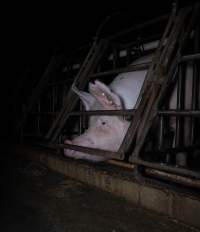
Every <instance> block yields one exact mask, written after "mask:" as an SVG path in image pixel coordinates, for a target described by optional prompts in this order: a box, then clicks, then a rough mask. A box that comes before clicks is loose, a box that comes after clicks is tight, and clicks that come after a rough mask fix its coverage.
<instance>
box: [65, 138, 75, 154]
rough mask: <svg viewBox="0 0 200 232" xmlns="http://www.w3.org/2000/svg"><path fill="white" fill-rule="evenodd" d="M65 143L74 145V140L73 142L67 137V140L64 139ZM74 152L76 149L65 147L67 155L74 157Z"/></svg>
mask: <svg viewBox="0 0 200 232" xmlns="http://www.w3.org/2000/svg"><path fill="white" fill-rule="evenodd" d="M64 144H72V145H73V142H72V141H71V140H68V139H66V140H65V141H64ZM74 152H75V151H73V150H70V149H67V148H64V154H65V155H66V156H69V157H73V154H74Z"/></svg>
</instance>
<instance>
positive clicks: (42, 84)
mask: <svg viewBox="0 0 200 232" xmlns="http://www.w3.org/2000/svg"><path fill="white" fill-rule="evenodd" d="M62 59H63V56H62V55H60V56H52V58H51V60H50V62H49V64H48V66H47V68H46V70H45V72H44V74H43V75H42V77H41V79H40V81H39V83H38V85H37V86H36V87H35V89H34V91H33V93H32V95H31V96H30V99H29V101H28V105H27V107H26V112H24V113H23V115H22V118H21V120H20V121H19V123H18V124H17V127H16V129H17V130H18V129H20V127H21V126H22V125H23V123H24V122H25V120H26V118H27V116H28V113H30V111H31V109H32V107H33V105H34V103H35V102H36V100H37V99H39V97H40V95H41V94H42V91H43V90H44V88H46V86H47V83H48V81H49V79H50V76H51V75H52V73H53V72H54V71H55V68H56V67H57V65H58V64H59V63H60V62H61V60H62Z"/></svg>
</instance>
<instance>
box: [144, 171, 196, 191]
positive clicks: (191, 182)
mask: <svg viewBox="0 0 200 232" xmlns="http://www.w3.org/2000/svg"><path fill="white" fill-rule="evenodd" d="M145 174H146V175H148V176H152V177H156V178H157V177H159V178H161V179H164V180H169V181H173V182H175V183H178V184H184V185H187V186H189V187H195V188H199V189H200V180H198V179H191V178H188V177H184V176H179V175H175V174H171V173H166V172H163V171H159V170H154V169H151V168H145Z"/></svg>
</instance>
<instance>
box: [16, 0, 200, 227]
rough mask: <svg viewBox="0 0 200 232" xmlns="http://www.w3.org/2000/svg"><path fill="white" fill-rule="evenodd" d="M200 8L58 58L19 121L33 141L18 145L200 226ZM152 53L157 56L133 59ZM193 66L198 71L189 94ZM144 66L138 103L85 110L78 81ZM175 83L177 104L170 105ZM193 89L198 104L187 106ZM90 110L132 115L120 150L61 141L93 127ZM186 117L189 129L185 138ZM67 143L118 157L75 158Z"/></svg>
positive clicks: (105, 79) (50, 163) (64, 170)
mask: <svg viewBox="0 0 200 232" xmlns="http://www.w3.org/2000/svg"><path fill="white" fill-rule="evenodd" d="M199 7H200V6H199V4H195V5H193V6H189V7H185V8H181V9H176V8H173V10H172V12H171V13H169V14H168V15H164V16H162V17H159V18H156V19H153V20H150V21H148V22H145V23H143V24H141V25H137V26H134V27H133V28H130V29H128V30H125V31H122V32H119V33H117V34H116V35H112V36H108V37H106V38H99V37H96V38H95V39H94V41H93V43H92V46H91V48H90V49H89V46H85V47H83V48H81V50H79V51H77V52H76V54H75V55H74V57H71V59H66V57H65V56H64V55H59V56H54V57H52V60H51V61H50V63H49V65H48V67H47V70H46V72H45V73H44V75H43V76H42V77H41V80H40V82H39V83H38V85H37V87H36V88H35V91H34V92H33V94H32V96H30V101H29V102H28V104H27V106H26V108H25V110H24V112H23V115H22V117H21V120H20V121H19V123H18V125H17V130H18V132H20V134H21V140H22V141H23V142H25V141H29V142H30V141H31V143H32V142H34V143H32V144H34V145H31V146H20V147H19V149H17V150H18V151H19V152H20V153H23V154H24V155H25V156H27V157H29V158H31V159H36V160H39V161H40V162H42V163H44V164H45V165H47V166H49V167H50V168H52V169H54V170H57V171H59V172H62V173H64V174H66V175H68V176H71V177H73V178H78V179H80V180H82V181H85V182H87V183H90V184H93V185H96V186H98V187H100V188H102V189H104V190H107V191H110V192H113V193H115V194H117V195H120V196H124V197H126V198H127V199H129V200H131V201H133V202H134V203H136V204H138V205H141V206H143V207H146V208H149V209H153V210H155V211H157V212H161V213H163V214H166V215H169V216H171V217H174V218H177V219H179V220H181V221H183V222H185V223H188V224H190V225H193V226H196V227H200V225H199V220H198V215H200V202H199V188H200V146H199V145H200V130H199V128H200V119H199V118H200V75H199V73H200V68H199V67H200V63H199V62H200V61H199V59H200V53H199V50H200V48H199V45H200V42H199V41H200V33H199V29H200V25H199V22H200V20H199V13H200V12H199V10H200V9H199ZM150 32H151V36H148V35H149V33H150ZM152 52H154V58H153V60H152V62H148V63H142V64H138V65H131V63H132V62H133V61H134V60H135V59H137V58H139V57H142V56H144V55H147V54H150V53H152ZM84 56H85V59H84ZM77 57H78V59H77ZM188 65H190V66H191V67H192V70H193V71H192V75H191V77H190V78H192V88H191V89H190V90H189V93H188V90H186V77H187V75H186V67H187V66H188ZM143 69H148V72H147V75H146V78H145V82H144V84H143V87H142V89H141V92H140V96H139V99H140V100H139V101H138V104H137V108H136V109H132V110H115V111H113V110H112V111H107V110H106V111H99V110H98V111H85V110H84V108H83V105H81V103H80V101H79V99H78V96H76V94H75V93H74V92H73V88H74V87H75V86H76V87H77V88H78V89H80V90H84V89H86V88H87V84H88V82H89V81H90V80H94V79H97V78H98V79H100V80H102V81H103V82H105V83H110V82H111V80H112V79H113V78H114V76H116V75H117V74H118V73H123V72H130V71H134V70H143ZM187 78H188V77H187ZM175 87H176V88H177V102H176V109H169V99H170V97H171V94H172V91H173V89H174V88H175ZM188 94H191V95H192V104H191V108H189V109H186V107H185V103H184V99H185V97H187V95H188ZM91 115H110V116H112V115H121V116H124V117H125V118H126V119H127V120H129V121H130V127H129V129H128V131H127V133H126V136H125V138H124V140H123V143H122V144H121V147H120V149H119V150H118V151H117V152H110V151H106V150H100V149H94V148H89V147H81V146H76V145H70V144H63V141H64V139H65V138H72V137H73V136H76V135H80V134H82V133H83V132H84V130H86V129H87V126H88V125H87V124H88V117H89V116H91ZM171 118H173V119H174V121H175V123H176V129H175V131H174V132H172V131H170V129H169V121H170V119H171ZM186 122H188V123H189V133H190V136H189V138H190V139H189V140H190V141H187V144H185V141H184V133H186V128H185V123H186ZM155 131H156V133H155ZM155 134H156V136H155ZM30 135H31V136H30ZM64 148H68V149H72V150H76V151H82V152H86V153H88V154H95V155H99V156H108V157H110V158H112V160H110V161H107V162H105V163H104V164H103V165H102V164H99V165H98V164H97V165H93V164H88V163H85V162H82V161H80V162H79V161H74V160H70V159H67V158H64V157H63V149H64ZM188 212H190V214H189V213H188Z"/></svg>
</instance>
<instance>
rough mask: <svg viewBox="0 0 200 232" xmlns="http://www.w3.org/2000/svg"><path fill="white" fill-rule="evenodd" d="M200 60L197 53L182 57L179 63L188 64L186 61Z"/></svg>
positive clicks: (199, 54)
mask: <svg viewBox="0 0 200 232" xmlns="http://www.w3.org/2000/svg"><path fill="white" fill-rule="evenodd" d="M199 59H200V53H196V54H191V55H187V56H182V57H181V58H180V60H179V62H186V61H191V60H199Z"/></svg>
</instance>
